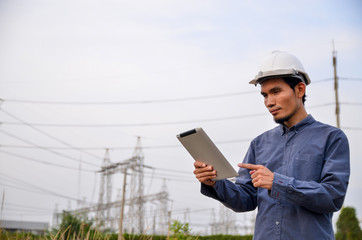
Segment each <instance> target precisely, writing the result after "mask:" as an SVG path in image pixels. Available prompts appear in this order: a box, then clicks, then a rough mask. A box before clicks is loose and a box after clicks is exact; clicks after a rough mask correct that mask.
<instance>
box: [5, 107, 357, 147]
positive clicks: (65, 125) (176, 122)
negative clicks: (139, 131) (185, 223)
mask: <svg viewBox="0 0 362 240" xmlns="http://www.w3.org/2000/svg"><path fill="white" fill-rule="evenodd" d="M340 104H342V105H362V103H340ZM331 105H334V103H324V104H319V105H314V106H308V108H319V107H326V106H331ZM1 111H4V110H1ZM265 115H268V113H267V112H263V113H254V114H246V115H236V116H227V117H219V118H206V119H193V120H184V121H173V122H153V123H118V124H61V123H27V124H25V125H28V126H32V127H35V126H37V127H62V128H63V127H76V128H112V127H147V126H162V125H177V124H187V123H196V122H215V121H225V120H233V119H242V118H250V117H259V116H265ZM1 124H3V125H24V123H21V122H8V121H5V122H1ZM75 149H76V150H79V149H80V148H75Z"/></svg>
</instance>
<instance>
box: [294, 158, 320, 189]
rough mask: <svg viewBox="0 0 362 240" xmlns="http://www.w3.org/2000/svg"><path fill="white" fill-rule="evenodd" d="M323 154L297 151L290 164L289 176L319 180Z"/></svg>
mask: <svg viewBox="0 0 362 240" xmlns="http://www.w3.org/2000/svg"><path fill="white" fill-rule="evenodd" d="M322 167H323V156H321V155H316V154H306V153H297V154H296V155H295V156H294V158H293V161H292V164H291V166H290V172H291V177H294V178H295V179H297V180H301V181H315V182H320V178H321V172H322Z"/></svg>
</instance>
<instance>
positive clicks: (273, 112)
mask: <svg viewBox="0 0 362 240" xmlns="http://www.w3.org/2000/svg"><path fill="white" fill-rule="evenodd" d="M279 110H280V108H278V109H272V110H269V112H270V113H271V115H273V116H275V115H277V114H278V112H279Z"/></svg>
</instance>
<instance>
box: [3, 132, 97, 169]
mask: <svg viewBox="0 0 362 240" xmlns="http://www.w3.org/2000/svg"><path fill="white" fill-rule="evenodd" d="M0 132H2V133H3V134H5V135H8V136H10V137H12V138H15V139H18V140H20V141H22V142H25V143H27V144H30V145H31V146H34V147H36V148H39V149H42V150H45V151H47V152H51V153H53V154H55V155H58V156H61V157H65V158H67V159H70V160H73V161H77V162H79V159H77V158H74V157H72V156H68V155H66V154H63V153H59V152H56V151H54V150H52V149H49V148H46V147H43V146H40V145H37V144H34V143H32V142H30V141H28V140H25V139H23V138H20V137H18V136H16V135H14V134H11V133H9V132H7V131H5V130H3V129H0ZM83 163H85V164H88V165H91V166H95V167H99V166H98V165H97V164H93V163H88V162H84V161H83Z"/></svg>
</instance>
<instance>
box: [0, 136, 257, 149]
mask: <svg viewBox="0 0 362 240" xmlns="http://www.w3.org/2000/svg"><path fill="white" fill-rule="evenodd" d="M251 140H252V139H251V138H247V139H234V140H225V141H218V142H215V143H216V144H220V145H221V144H229V143H239V142H250V141H251ZM0 147H1V148H23V149H37V148H39V147H35V146H25V145H9V144H1V145H0ZM42 147H43V148H47V149H56V150H69V149H70V148H67V147H54V146H47V147H45V146H42ZM180 147H182V145H180V144H177V145H154V146H152V145H151V146H142V149H165V148H180ZM81 149H83V150H104V149H109V150H131V149H134V147H129V146H114V147H82V148H81Z"/></svg>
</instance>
